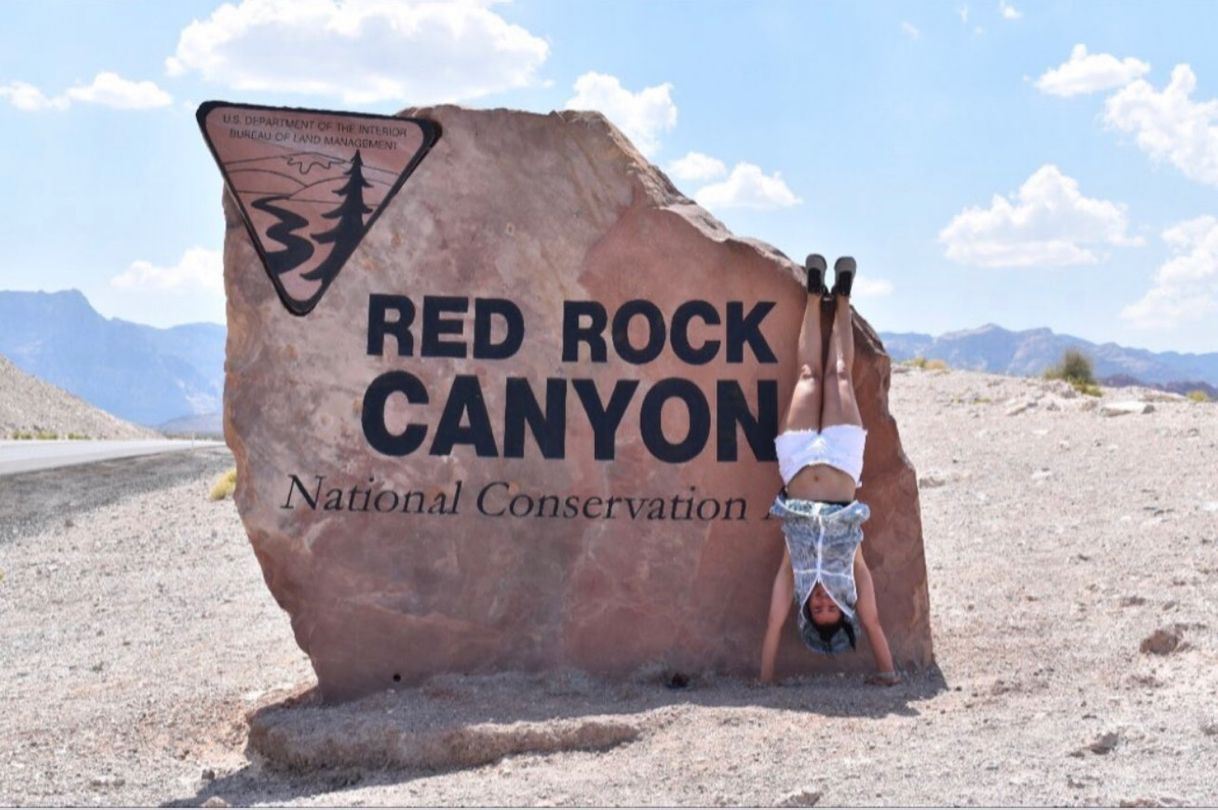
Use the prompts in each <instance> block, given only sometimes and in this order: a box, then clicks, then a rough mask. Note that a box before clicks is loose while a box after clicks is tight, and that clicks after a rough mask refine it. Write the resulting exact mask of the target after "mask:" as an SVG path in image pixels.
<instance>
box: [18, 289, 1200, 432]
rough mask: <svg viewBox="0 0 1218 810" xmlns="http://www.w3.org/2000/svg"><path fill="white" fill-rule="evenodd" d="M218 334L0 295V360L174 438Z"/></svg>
mask: <svg viewBox="0 0 1218 810" xmlns="http://www.w3.org/2000/svg"><path fill="white" fill-rule="evenodd" d="M880 337H881V339H882V340H883V341H884V346H885V348H886V349H887V350H888V353H889V354H890V355H891V356H892V358H893V359H894V360H909V359H912V358H914V357H918V356H922V357H925V358H927V359H928V360H929V359H937V360H943V361H944V362H946V363H947V364H948V365H950V366H952V367H954V368H964V369H971V370H974V371H988V372H991V373H994V374H1011V375H1015V376H1039V375H1041V374H1043V373H1044V371H1045V369H1047V368H1049V367H1050V366H1052V365H1054V364H1055V363H1057V362H1059V361H1060V360H1061V356H1062V352H1064V351H1065V350H1066V349H1069V348H1076V349H1080V350H1082V351H1083V352H1085V353H1086V354H1088V355H1089V356H1090V357H1091V359H1092V361H1093V362H1094V365H1095V375H1096V378H1097V379H1099V380H1101V381H1107V383H1108V384H1110V385H1132V384H1139V383H1140V384H1144V385H1151V386H1155V387H1159V388H1164V389H1167V390H1174V391H1179V392H1184V391H1187V390H1190V389H1191V388H1200V389H1202V390H1205V391H1207V392H1208V393H1210V394H1211V396H1218V352H1214V353H1209V354H1181V353H1179V352H1151V351H1147V350H1145V349H1130V348H1126V347H1123V346H1118V345H1116V344H1115V343H1103V344H1097V343H1091V342H1089V341H1086V340H1083V339H1082V338H1077V337H1073V336H1071V335H1059V334H1056V333H1054V332H1053V331H1052V330H1049V329H1028V330H1025V331H1021V332H1013V331H1011V330H1009V329H1003V328H1002V327H1000V326H995V325H994V324H986V325H985V326H982V327H980V328H977V329H968V330H964V331H960V332H948V333H947V334H943V335H940V336H938V337H934V336H933V335H925V334H918V333H912V332H904V333H897V332H881V333H880ZM224 340H225V328H224V327H223V326H221V325H219V324H209V323H201V324H189V325H186V326H175V327H173V328H171V329H157V328H154V327H151V326H144V325H142V324H137V323H131V322H129V321H123V320H118V319H107V318H103V317H102V316H101V315H99V314H98V313H97V312H96V311H95V310H94V309H93V307H91V306H90V305H89V302H88V301H87V300H86V299H85V297H84V295H82V294H81V293H79V292H77V291H76V290H68V291H65V292H56V293H40V292H2V291H0V355H4V356H6V357H8V358H9V359H10V360H11V361H12V362H13V363H14V364H15V365H16V366H17V367H18V368H20V369H21V370H22V371H25V372H26V373H28V374H33V375H34V376H36V377H39V378H41V379H43V380H46V381H47V382H50V383H53V384H55V385H57V386H59V387H61V388H64V389H66V390H68V391H70V392H71V393H73V394H76V395H77V396H79V397H81V398H82V399H84V400H86V401H88V402H89V403H91V404H93V405H95V406H97V407H99V408H102V409H103V410H106V411H108V412H110V413H112V414H114V415H115V416H118V417H120V418H122V419H126V420H128V421H131V422H136V423H138V424H142V425H148V426H151V427H157V428H161V429H164V430H168V431H170V432H172V433H213V432H219V431H220V429H221V427H220V424H221V420H220V412H221V410H222V407H223V395H224Z"/></svg>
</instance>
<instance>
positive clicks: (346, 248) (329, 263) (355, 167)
mask: <svg viewBox="0 0 1218 810" xmlns="http://www.w3.org/2000/svg"><path fill="white" fill-rule="evenodd" d="M343 176H345V177H347V178H348V180H347V182H346V183H344V184H343V185H342V187H341V188H339V189H338V190H336V191H335V192H334V193H335V194H337V195H338V196H340V197H342V202H340V203H339V204H338V207H337V208H335V209H334V210H333V211H329V212H327V213H325V214H322V216H323V217H325V218H326V219H336V220H338V222H336V223H335V224H334V227H333V228H331V229H330V230H328V231H325V232H324V233H315V234H313V238H314V239H315V240H317V242H318V244H322V245H324V244H328V243H333V244H334V247H332V248H331V249H330V255H329V256H327V257H326V259H325V261H323V262H322V263H321V264H319V265H317V267H316V268H314V269H313V270H311V271H310V272H308V273H305V274H304V275H302V276H301V278H306V279H308V280H310V281H322V282H325V281H328V280H329V279H330V278H331V277H332V276H334V275H335V274H336V273H338V271H339V269H340V268H341V267H342V266H343V264H344V263H346V261H347V258H348V257H349V256H350V255H351V254H352V253H353V252H354V251H355V247H356V245H358V244H359V241H360V239H361V238H362V237H363V235H364V217H365V216H366V215H368V214H371V213H372V209H371V208H369V207H368V206H367V205H365V204H364V189H366V188H372V184H371V183H369V182H368V181H367V180H365V179H364V159H363V157H362V156H361V155H360V153H359V150H358V149H357V150H356V151H355V157H353V158H352V159H351V168H350V169H349V170H347V171H345V172H343Z"/></svg>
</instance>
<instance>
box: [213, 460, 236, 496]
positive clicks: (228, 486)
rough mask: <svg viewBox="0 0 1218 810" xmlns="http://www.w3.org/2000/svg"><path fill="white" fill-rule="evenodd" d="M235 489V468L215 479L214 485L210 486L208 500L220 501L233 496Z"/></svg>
mask: <svg viewBox="0 0 1218 810" xmlns="http://www.w3.org/2000/svg"><path fill="white" fill-rule="evenodd" d="M236 489H237V468H236V467H234V468H233V469H231V470H229V471H228V472H226V473H224V474H223V475H221V476H220V477H219V478H217V479H216V483H214V484H212V487H211V492H210V493H209V494H208V496H207V497H208V498H210V499H211V500H213V501H222V500H224V499H225V498H227V497H229V496H230V495H232V494H233V492H234V491H235V490H236Z"/></svg>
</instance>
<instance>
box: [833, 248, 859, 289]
mask: <svg viewBox="0 0 1218 810" xmlns="http://www.w3.org/2000/svg"><path fill="white" fill-rule="evenodd" d="M856 268H857V264H856V263H855V261H854V257H852V256H842V257H841V258H840V259H838V260H837V261H835V262H834V263H833V290H832V291H831V294H832V295H840V296H842V297H843V298H849V297H850V287H851V285H853V284H854V271H855V269H856Z"/></svg>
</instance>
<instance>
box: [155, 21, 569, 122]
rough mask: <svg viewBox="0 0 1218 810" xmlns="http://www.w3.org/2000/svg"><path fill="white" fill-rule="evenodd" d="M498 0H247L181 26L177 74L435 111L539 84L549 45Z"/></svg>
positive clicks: (172, 62)
mask: <svg viewBox="0 0 1218 810" xmlns="http://www.w3.org/2000/svg"><path fill="white" fill-rule="evenodd" d="M492 4H493V0H464V1H463V2H451V3H450V2H438V1H436V0H415V1H414V2H388V0H345V1H344V0H242V2H240V3H239V4H237V5H232V4H230V3H225V4H224V5H222V6H220V7H219V8H217V9H216V10H215V11H213V12H212V14H211V16H210V17H208V18H207V19H206V20H203V21H201V22H200V21H198V20H196V21H194V22H192V23H191V24H190V25H188V26H187V27H186V28H185V29H183V31H182V33H181V35H180V36H179V38H178V47H177V51H176V52H175V53H174V55H173V56H172V57H170V58H169V59H167V60H166V62H165V66H166V70H167V71H168V72H169V74H170V75H180V74H182V73H185V72H187V71H192V70H193V71H198V72H199V73H200V74H201V75H202V77H203V78H205V79H207V80H209V81H213V82H218V83H220V84H223V85H227V86H228V87H231V88H234V89H237V90H271V91H281V92H292V93H310V94H314V95H320V96H333V97H337V98H340V99H342V100H343V101H344V102H347V103H352V104H362V103H371V102H378V101H393V102H397V103H399V104H403V105H406V104H429V103H435V102H442V101H457V100H464V99H473V98H479V97H481V96H485V95H488V94H490V93H497V92H501V91H504V90H510V89H512V88H516V87H525V86H528V85H531V84H534V83H535V82H536V76H535V74H536V71H537V69H538V68H539V67H540V66H541V65H542V63H543V62H545V60H546V57H547V56H548V55H549V45H548V44H547V43H546V42H545V40H543V39H541V38H540V37H536V36H534V35H533V34H531V33H529V31H527V30H525V29H524V28H522V27H520V26H519V25H513V24H511V23H509V22H507V21H506V20H504V19H503V18H502V17H500V16H499V15H498V14H496V13H495V12H494V11H492V10H491V9H490V6H491V5H492Z"/></svg>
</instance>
